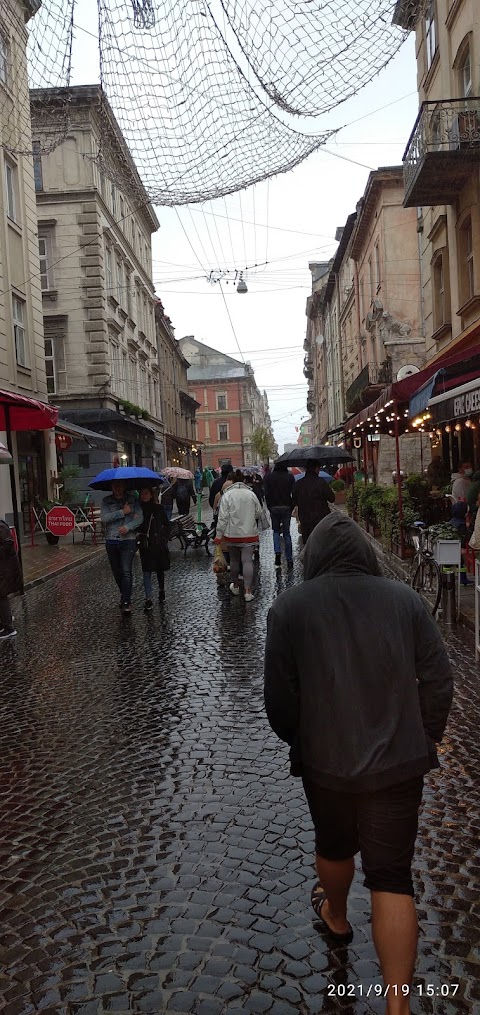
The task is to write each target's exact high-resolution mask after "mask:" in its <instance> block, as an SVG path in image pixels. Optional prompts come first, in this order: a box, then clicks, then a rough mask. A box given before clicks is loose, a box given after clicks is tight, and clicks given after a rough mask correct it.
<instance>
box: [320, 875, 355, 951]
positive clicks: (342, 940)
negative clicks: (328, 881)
mask: <svg viewBox="0 0 480 1015" xmlns="http://www.w3.org/2000/svg"><path fill="white" fill-rule="evenodd" d="M310 898H311V900H312V906H313V911H314V913H315V915H316V917H317V919H318V920H319V922H320V923H321V924H322V929H323V930H324V931H326V933H327V934H328V936H329V937H330V938H331V940H332V941H335V943H336V944H338V945H349V944H350V942H351V941H353V930H352V928H351V927H350V930H349V931H348V932H347V933H346V934H336V933H335V931H334V930H332V928H331V927H329V925H328V923H327V921H326V920H324V919H323V916H322V908H323V903H324V902H326V899H327V897H326V895H325V893H324V891H323V888H322V886H321V884H320V882H317V884H316V885H314V887H313V888H312V893H311V896H310Z"/></svg>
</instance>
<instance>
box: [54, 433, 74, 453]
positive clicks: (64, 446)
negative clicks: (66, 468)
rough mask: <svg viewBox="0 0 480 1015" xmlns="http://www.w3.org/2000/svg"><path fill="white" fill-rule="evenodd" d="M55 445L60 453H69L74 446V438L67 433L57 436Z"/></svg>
mask: <svg viewBox="0 0 480 1015" xmlns="http://www.w3.org/2000/svg"><path fill="white" fill-rule="evenodd" d="M55 444H56V445H57V448H58V450H59V451H68V450H69V448H71V446H72V444H73V438H72V437H69V435H68V434H66V433H57V434H55Z"/></svg>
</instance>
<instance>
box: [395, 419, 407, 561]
mask: <svg viewBox="0 0 480 1015" xmlns="http://www.w3.org/2000/svg"><path fill="white" fill-rule="evenodd" d="M393 411H394V413H395V455H396V459H397V490H398V517H399V520H400V555H401V558H402V560H403V551H404V546H405V539H404V531H403V524H402V523H403V493H402V477H401V475H400V441H399V436H398V402H394V403H393Z"/></svg>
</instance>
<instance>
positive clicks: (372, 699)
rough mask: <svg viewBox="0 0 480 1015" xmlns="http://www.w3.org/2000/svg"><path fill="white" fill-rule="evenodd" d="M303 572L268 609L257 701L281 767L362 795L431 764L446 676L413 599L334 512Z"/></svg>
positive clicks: (434, 636)
mask: <svg viewBox="0 0 480 1015" xmlns="http://www.w3.org/2000/svg"><path fill="white" fill-rule="evenodd" d="M304 567H305V581H304V582H303V584H302V585H297V586H295V587H294V588H291V589H288V590H287V591H285V592H283V593H282V594H281V595H279V596H278V597H277V599H276V600H275V602H274V604H273V606H272V608H271V610H270V613H269V617H268V633H267V644H266V654H265V706H266V710H267V716H268V719H269V722H270V725H271V727H272V729H273V730H274V731H275V733H276V734H277V736H278V737H280V739H281V740H285V741H286V742H287V743H288V744H290V746H291V751H290V760H291V763H292V774H293V775H301V774H303V773H305V774H306V775H308V776H309V777H310V778H312V779H314V780H315V781H316V782H318V783H319V784H320V785H321V786H324V787H326V788H329V789H333V790H343V791H350V792H371V791H374V790H376V789H381V788H383V787H386V786H390V785H394V784H395V783H398V782H403V781H404V780H406V779H409V778H413V777H414V776H417V775H421V774H423V773H425V772H428V771H429V770H430V769H431V768H437V767H438V759H437V754H436V749H435V744H434V741H437V742H438V741H440V740H441V738H442V735H443V731H444V728H445V724H446V721H447V716H448V713H449V709H450V705H451V701H452V690H453V679H452V671H451V668H450V663H449V661H448V656H447V653H446V651H445V647H444V645H443V641H442V638H441V636H440V632H439V630H438V627H437V625H436V623H435V621H434V620H433V618H432V616H431V615H430V614H429V613H428V612H427V609H426V608H425V606H424V604H423V602H422V600H421V598H420V596H419V595H418V593H416V592H414V591H413V589H411V588H410V587H409V586H407V585H404V584H403V583H402V582H398V581H393V580H392V579H389V578H384V577H382V576H381V574H380V572H379V567H378V563H377V559H376V555H375V553H374V551H373V549H372V547H371V546H370V544H369V542H368V540H367V539H366V538H365V536H364V535H363V533H362V531H361V529H360V528H359V527H358V526H357V525H356V524H355V522H352V521H351V519H349V518H347V517H346V516H345V515H341V514H340V513H339V512H334V513H332V514H330V515H329V516H328V518H325V519H324V521H322V522H321V523H320V525H318V526H317V527H316V529H315V532H314V533H313V534H312V536H311V537H310V540H309V542H308V545H307V547H306V550H305V556H304Z"/></svg>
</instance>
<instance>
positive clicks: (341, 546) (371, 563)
mask: <svg viewBox="0 0 480 1015" xmlns="http://www.w3.org/2000/svg"><path fill="white" fill-rule="evenodd" d="M303 565H304V577H305V580H306V581H308V580H309V579H310V578H317V577H318V576H319V575H321V574H329V573H330V572H332V573H335V574H358V573H360V574H371V575H376V576H377V577H379V576H381V574H382V572H381V570H380V566H379V563H378V560H377V555H376V553H375V551H374V549H373V547H372V546H371V545H370V543H369V541H368V539H366V537H365V536H364V535H363V532H362V530H361V528H360V527H359V526H358V525H357V523H356V522H354V521H352V519H351V518H348V517H347V515H343V514H340V512H339V511H333V512H332V513H331V514H329V515H327V517H326V518H323V519H322V521H321V522H319V523H318V525H316V526H315V528H314V530H313V532H312V533H311V535H310V536H309V538H308V540H307V545H306V547H305V552H304V557H303Z"/></svg>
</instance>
